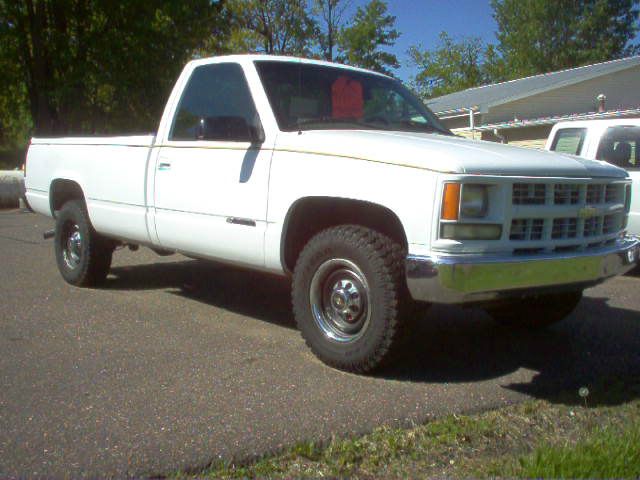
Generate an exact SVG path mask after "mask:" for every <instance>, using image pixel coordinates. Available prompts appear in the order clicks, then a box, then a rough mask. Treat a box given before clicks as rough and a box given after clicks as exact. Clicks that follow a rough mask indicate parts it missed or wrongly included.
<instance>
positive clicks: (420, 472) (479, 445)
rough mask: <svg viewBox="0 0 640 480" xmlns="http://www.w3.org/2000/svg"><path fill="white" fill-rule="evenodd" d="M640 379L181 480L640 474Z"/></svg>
mask: <svg viewBox="0 0 640 480" xmlns="http://www.w3.org/2000/svg"><path fill="white" fill-rule="evenodd" d="M638 386H640V379H638V381H633V382H631V383H630V382H629V381H627V382H624V383H623V382H618V383H616V384H609V385H602V386H600V387H595V388H594V387H592V390H593V393H591V394H590V395H589V397H588V398H585V399H582V398H580V397H579V396H578V392H577V391H575V392H562V393H561V394H559V395H558V396H557V397H555V398H553V399H550V400H531V401H527V402H524V403H521V404H518V405H512V406H508V407H505V408H502V409H499V410H495V411H488V412H483V413H479V414H474V415H450V416H448V417H445V418H441V419H437V420H434V421H431V422H428V423H425V424H423V425H419V426H417V427H414V428H411V429H398V428H389V427H380V428H378V429H376V430H375V431H373V432H372V433H370V434H368V435H364V436H361V437H355V438H346V439H344V438H343V439H339V438H334V439H332V440H331V441H329V442H327V443H326V444H323V445H321V444H317V443H314V442H305V443H300V444H298V445H296V446H294V447H292V448H290V449H288V450H286V451H284V452H281V453H279V454H277V455H271V456H266V457H264V458H262V459H260V460H257V461H254V462H248V463H242V462H241V463H233V462H227V463H214V464H212V465H210V466H209V467H208V468H206V469H204V470H200V471H197V472H192V473H189V474H186V473H177V474H175V475H174V476H175V477H177V478H188V477H192V476H196V477H198V478H291V477H314V478H315V477H354V478H370V477H403V478H406V477H413V478H419V477H434V476H447V477H448V476H455V477H495V476H502V477H504V476H508V477H528V478H531V477H538V478H540V477H541V478H550V477H552V478H560V477H564V478H568V477H572V478H594V477H598V478H602V477H609V478H611V477H616V478H622V477H629V478H636V477H638V476H640V447H639V445H640V399H639V398H640V390H639V389H638Z"/></svg>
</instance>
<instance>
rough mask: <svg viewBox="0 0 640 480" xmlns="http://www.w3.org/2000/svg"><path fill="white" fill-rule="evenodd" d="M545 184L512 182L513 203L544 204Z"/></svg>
mask: <svg viewBox="0 0 640 480" xmlns="http://www.w3.org/2000/svg"><path fill="white" fill-rule="evenodd" d="M546 196H547V186H546V185H545V184H544V183H514V184H513V204H514V205H544V203H545V201H546Z"/></svg>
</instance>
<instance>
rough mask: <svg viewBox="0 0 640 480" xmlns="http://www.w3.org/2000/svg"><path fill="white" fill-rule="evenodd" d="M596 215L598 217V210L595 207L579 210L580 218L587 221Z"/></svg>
mask: <svg viewBox="0 0 640 480" xmlns="http://www.w3.org/2000/svg"><path fill="white" fill-rule="evenodd" d="M596 215H598V209H597V208H595V207H584V208H581V209H580V210H578V217H580V218H584V219H585V220H586V219H588V218H593V217H595V216H596Z"/></svg>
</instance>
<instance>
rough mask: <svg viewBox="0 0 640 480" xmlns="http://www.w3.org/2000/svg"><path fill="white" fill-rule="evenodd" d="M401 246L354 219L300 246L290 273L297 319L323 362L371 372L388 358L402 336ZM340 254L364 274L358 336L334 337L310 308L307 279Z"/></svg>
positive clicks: (402, 288)
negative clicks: (363, 320)
mask: <svg viewBox="0 0 640 480" xmlns="http://www.w3.org/2000/svg"><path fill="white" fill-rule="evenodd" d="M405 257H406V254H405V252H404V250H403V248H402V247H401V246H400V245H399V244H398V243H396V242H395V241H393V240H392V239H390V238H389V237H387V236H385V235H383V234H381V233H379V232H377V231H374V230H371V229H368V228H365V227H362V226H356V225H341V226H336V227H331V228H328V229H326V230H323V231H321V232H320V233H318V234H317V235H315V236H314V237H313V238H311V240H310V241H309V242H308V243H307V245H306V246H305V247H304V249H303V250H302V252H301V254H300V256H299V257H298V260H297V262H296V266H295V269H294V273H293V286H292V301H293V312H294V315H295V319H296V323H297V325H298V328H299V330H300V332H301V334H302V337H303V338H304V339H305V341H306V343H307V345H308V346H309V348H310V349H311V350H312V351H313V353H314V354H315V355H316V356H317V357H318V358H319V359H320V360H322V361H323V362H324V363H326V364H328V365H330V366H332V367H335V368H338V369H341V370H345V371H350V372H358V373H366V372H371V371H373V370H375V369H377V368H379V367H381V366H382V365H384V364H386V363H388V362H389V360H390V359H391V358H392V356H393V355H394V354H395V353H396V352H397V349H398V345H399V343H400V341H401V339H402V333H403V332H402V330H403V326H404V323H403V318H402V317H403V315H402V313H403V307H404V305H405V303H406V298H407V294H406V286H405V280H404V261H405ZM336 259H343V260H345V261H347V262H352V264H354V265H355V266H357V268H358V269H359V271H360V272H361V273H362V274H363V276H364V280H365V285H366V287H365V288H366V291H367V292H368V293H367V294H368V298H369V299H370V302H369V304H368V308H369V309H370V316H369V317H368V318H369V321H368V323H367V324H366V325H365V327H364V328H363V329H362V332H361V333H360V335H361V336H360V337H359V338H356V339H354V340H352V341H342V342H338V341H336V340H334V339H332V338H330V336H328V335H327V334H326V332H325V331H323V329H322V327H321V326H320V323H319V321H318V320H317V317H316V316H314V311H313V309H312V306H311V303H312V291H311V288H312V285H313V283H312V280H313V279H314V275H315V276H316V277H317V272H319V271H320V270H319V269H322V266H323V265H326V262H329V261H332V260H336Z"/></svg>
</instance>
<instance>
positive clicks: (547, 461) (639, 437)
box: [514, 423, 640, 478]
mask: <svg viewBox="0 0 640 480" xmlns="http://www.w3.org/2000/svg"><path fill="white" fill-rule="evenodd" d="M514 473H516V474H517V475H518V476H524V477H530V478H532V477H537V478H540V477H542V478H568V477H572V478H638V477H640V423H633V424H631V425H628V426H626V427H625V428H613V427H608V428H605V429H604V430H595V431H593V432H592V433H591V434H589V435H588V436H587V438H586V439H584V440H583V441H581V442H578V443H577V444H576V445H563V446H556V445H550V444H545V445H542V446H540V447H538V448H537V449H536V450H535V451H534V452H533V453H532V454H530V455H528V456H525V457H523V458H521V459H520V465H519V468H518V469H516V470H515V472H514Z"/></svg>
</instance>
